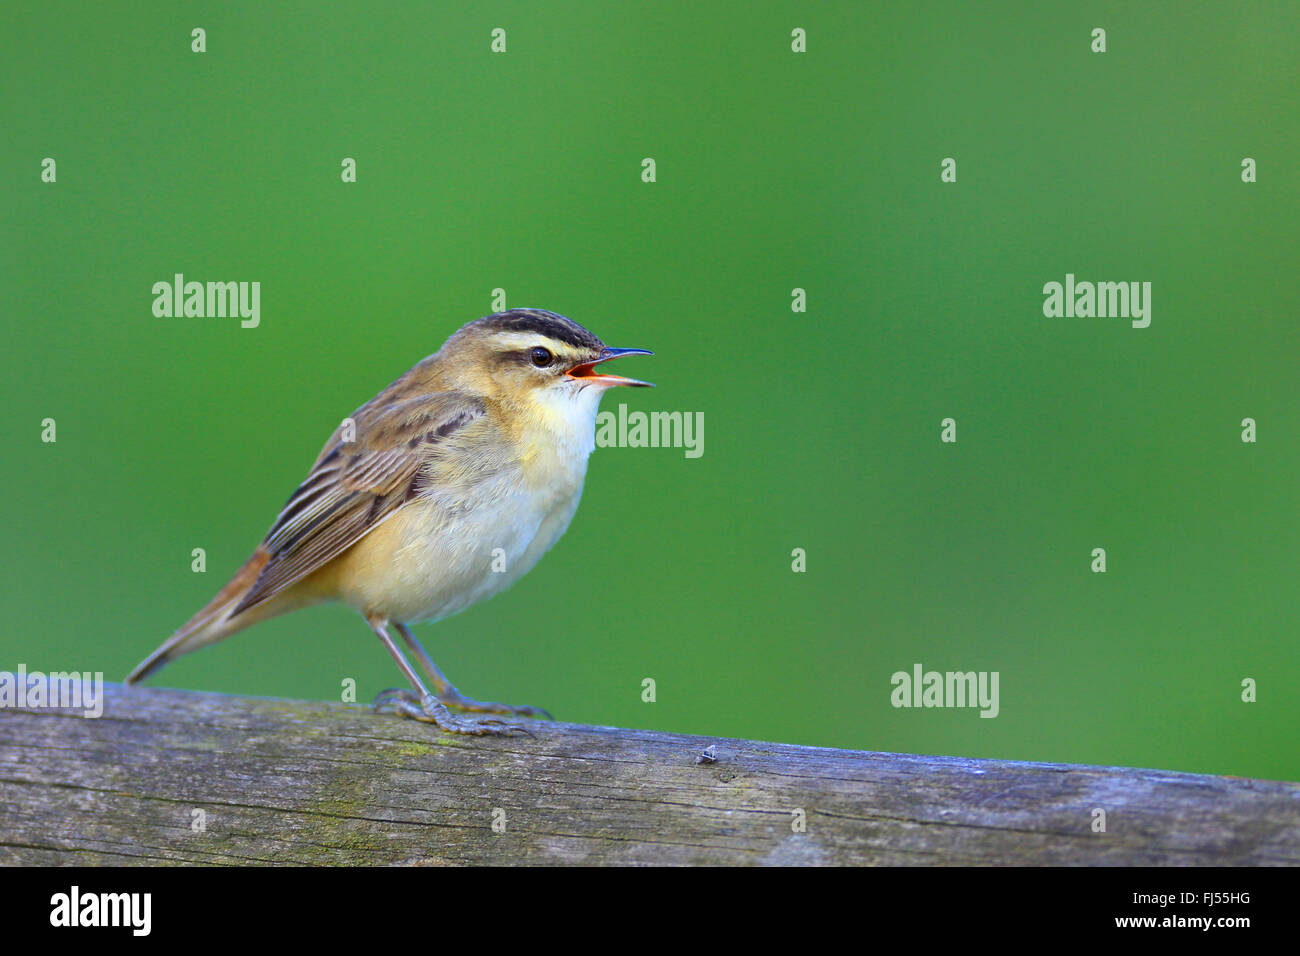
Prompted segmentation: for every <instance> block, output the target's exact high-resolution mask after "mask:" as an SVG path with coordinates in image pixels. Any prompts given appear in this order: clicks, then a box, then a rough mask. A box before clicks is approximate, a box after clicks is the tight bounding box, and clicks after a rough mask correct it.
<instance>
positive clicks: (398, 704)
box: [366, 614, 528, 737]
mask: <svg viewBox="0 0 1300 956" xmlns="http://www.w3.org/2000/svg"><path fill="white" fill-rule="evenodd" d="M366 623H368V624H369V625H370V629H371V630H373V631H374V632H375V634H376V635H378V637H379V639H380V640H381V641H383V642H384V646H385V647H386V648H388V653H390V654H392V655H393V660H395V661H397V666H398V667H400V668H401V669H402V673H403V674H405V675H406V679H407V680H409V681H410V682H411V686H412V687H414V688H415V692H414V693H412V692H411V691H396V692H394V691H384V692H383V693H382V694H380V695H379V697H378V698H376V701H375V703H376V705H379V704H381V703H392V704H393V706H394V709H395V710H396V711H397V713H399V714H401V715H402V716H403V717H410V718H411V719H412V720H420V721H423V722H424V723H427V724H437V725H438V727H440V728H441V729H443V730H445V731H448V732H449V733H453V734H473V735H475V736H479V737H483V736H491V737H508V736H510V735H512V734H521V733H522V734H527V733H528V731H527V730H525V729H524V728H523V727H520V726H518V725H517V724H508V723H506V722H505V721H503V720H494V719H492V718H490V717H480V718H470V717H458V716H456V715H454V714H452V713H451V711H449V710H447V707H446V705H445V704H443V703H442V701H440V700H438V698H437V697H435V696H434V695H433V694H431V693H429V689H428V688H427V687H425V686H424V682H423V681H421V680H420V677H419V675H418V674H416V673H415V670H414V669H413V668H412V667H411V665H410V663H409V662H408V661H407V659H406V658H405V657H404V656H402V652H401V650H399V649H398V647H397V645H396V644H394V643H393V639H392V638H391V637H389V636H388V623H389V622H388V621H387V620H386V619H384V618H382V617H378V616H372V615H369V614H368V615H366ZM399 627H400V625H399Z"/></svg>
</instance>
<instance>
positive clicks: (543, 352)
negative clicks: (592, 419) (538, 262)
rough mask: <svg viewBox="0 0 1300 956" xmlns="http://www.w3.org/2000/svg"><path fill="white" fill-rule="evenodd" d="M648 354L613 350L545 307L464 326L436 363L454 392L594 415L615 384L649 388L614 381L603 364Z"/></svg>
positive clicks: (500, 314)
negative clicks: (545, 309)
mask: <svg viewBox="0 0 1300 956" xmlns="http://www.w3.org/2000/svg"><path fill="white" fill-rule="evenodd" d="M651 354H653V353H651V352H649V351H647V350H646V349H612V348H608V347H606V345H605V343H604V342H602V341H601V340H600V339H599V338H597V337H596V336H595V335H593V334H592V333H591V332H588V331H587V330H586V329H584V328H583V327H582V326H581V325H579V324H578V323H577V322H574V321H573V320H571V319H566V318H565V317H564V316H562V315H557V314H556V313H554V312H544V311H542V310H541V309H511V310H510V311H509V312H498V313H496V314H495V315H489V316H485V317H483V318H481V319H477V320H475V321H473V322H471V323H469V324H468V325H466V326H464V327H463V328H461V329H460V330H459V331H458V332H456V333H455V334H454V335H453V336H452V337H451V338H450V339H448V340H447V344H446V345H444V346H443V347H442V349H441V351H439V352H438V355H437V356H435V358H436V359H437V360H438V363H439V366H440V371H441V372H442V373H443V375H445V376H446V379H447V381H448V382H449V384H451V385H452V386H453V387H455V388H458V389H461V390H463V391H466V392H468V393H470V394H477V395H482V396H484V397H487V398H491V399H494V400H496V401H500V402H504V403H507V404H510V405H515V406H518V407H521V408H527V407H539V408H547V409H562V408H564V407H566V406H568V405H569V404H572V405H573V406H575V407H576V408H581V409H590V410H591V412H592V414H593V415H594V413H595V407H596V405H597V404H598V403H599V400H600V395H601V394H602V393H603V392H604V391H605V390H606V389H609V388H613V387H614V386H616V385H632V386H638V387H648V386H650V385H651V383H650V382H642V381H640V380H638V379H635V378H624V377H623V376H622V375H610V374H607V373H606V372H605V370H604V369H603V368H602V367H601V366H602V365H603V363H605V362H608V361H610V360H611V359H616V358H619V357H620V356H623V355H651Z"/></svg>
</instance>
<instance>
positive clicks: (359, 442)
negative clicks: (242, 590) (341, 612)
mask: <svg viewBox="0 0 1300 956" xmlns="http://www.w3.org/2000/svg"><path fill="white" fill-rule="evenodd" d="M381 397H382V396H381ZM483 413H484V409H483V405H482V404H481V403H480V402H478V401H477V400H475V399H471V398H469V397H468V396H466V395H462V394H460V393H457V392H441V393H438V394H434V395H422V396H419V397H417V398H412V399H408V400H406V401H404V402H398V403H395V404H391V405H380V404H378V400H376V401H373V402H371V403H370V404H368V405H365V406H363V407H362V408H361V409H359V410H358V411H357V412H356V414H355V415H353V416H352V420H353V422H355V428H356V436H355V441H349V442H345V441H343V440H342V438H343V434H344V432H343V426H339V429H338V430H337V431H335V433H334V434H333V435H332V436H331V437H330V440H329V441H328V442H327V443H326V445H325V448H324V450H323V451H322V452H321V454H320V457H319V458H318V459H317V460H316V464H315V466H314V467H313V468H312V471H311V474H309V475H308V476H307V480H306V481H304V482H303V483H302V484H301V485H299V486H298V490H297V491H295V492H294V493H293V495H291V496H290V498H289V500H288V502H287V503H286V504H285V506H284V509H283V510H282V511H281V512H280V516H279V517H278V518H277V519H276V521H275V524H274V525H272V527H271V530H270V531H269V532H268V533H267V535H266V539H265V540H264V541H263V542H262V545H261V549H262V550H264V551H266V552H267V553H269V554H270V556H271V557H270V560H268V561H267V563H266V566H265V567H264V568H262V571H261V573H260V574H259V575H258V577H257V581H256V582H255V583H254V584H253V586H252V588H250V589H249V591H248V593H247V594H246V595H245V596H244V598H243V600H242V601H240V602H239V605H238V606H237V607H236V608H235V609H234V611H232V612H231V616H234V615H235V614H238V613H240V612H241V611H244V610H247V609H248V608H250V607H252V606H253V605H255V604H258V603H259V602H261V601H265V600H266V599H267V598H269V597H272V596H274V595H276V594H279V593H280V592H281V591H283V590H284V589H285V588H287V587H289V586H290V585H292V584H294V583H296V582H298V581H301V580H302V579H303V578H305V577H306V576H307V575H309V574H311V573H312V572H313V571H315V570H316V569H317V568H320V567H321V566H323V565H324V564H325V563H326V562H328V561H329V560H330V559H332V558H335V557H337V556H338V555H340V554H342V553H343V552H344V551H345V550H347V549H348V548H350V547H351V546H352V545H354V544H356V543H357V542H358V541H360V540H361V538H362V537H364V536H365V535H367V534H369V533H370V532H371V531H373V530H374V529H375V528H376V527H378V526H379V524H380V523H381V522H382V521H383V520H384V519H385V518H388V517H389V516H390V515H392V514H393V513H394V512H395V511H396V510H397V509H398V508H400V507H401V506H402V505H404V504H405V503H406V502H408V501H410V500H411V499H412V498H413V497H415V495H416V494H417V493H418V491H419V483H420V466H421V464H422V462H423V461H424V460H425V459H426V458H427V456H428V453H429V450H430V449H429V446H430V445H431V444H437V443H439V442H442V441H444V440H445V439H446V438H447V437H448V436H449V435H451V434H452V433H453V432H457V431H459V430H460V429H462V428H464V427H465V426H467V425H469V424H470V423H471V422H474V421H476V420H478V419H479V418H481V417H482V416H483Z"/></svg>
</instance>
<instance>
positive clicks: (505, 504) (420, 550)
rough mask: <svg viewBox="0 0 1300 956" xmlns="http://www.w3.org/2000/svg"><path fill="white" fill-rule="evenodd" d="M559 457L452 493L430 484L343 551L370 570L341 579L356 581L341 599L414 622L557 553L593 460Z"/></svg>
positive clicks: (482, 593) (479, 595) (475, 597)
mask: <svg viewBox="0 0 1300 956" xmlns="http://www.w3.org/2000/svg"><path fill="white" fill-rule="evenodd" d="M547 457H548V459H549V458H559V457H561V456H558V455H554V454H552V455H548V456H547ZM562 458H563V459H567V460H558V461H552V460H545V461H538V460H533V461H531V462H521V463H520V465H519V466H518V467H512V468H506V469H502V470H501V471H500V472H498V473H497V474H495V475H493V476H492V477H490V478H488V479H486V480H483V481H480V482H477V483H476V484H475V485H474V486H473V487H472V488H469V489H461V490H459V491H458V492H455V493H453V492H449V491H448V490H446V489H443V488H439V487H438V486H436V485H435V486H432V487H430V488H428V489H426V491H425V492H424V493H423V494H422V495H421V496H420V497H418V498H416V499H415V500H413V501H411V502H409V503H408V504H406V505H404V506H402V508H400V509H399V510H398V511H397V512H396V513H395V514H393V515H392V516H391V517H390V518H388V519H387V520H386V521H385V522H384V523H383V524H382V525H380V526H379V527H378V528H376V529H375V530H374V531H373V532H371V533H370V534H369V535H367V536H366V537H365V538H363V539H362V540H361V541H359V542H358V543H357V545H356V546H354V547H353V548H352V550H351V551H350V552H349V553H348V554H347V555H346V556H345V560H346V561H347V562H348V563H349V564H350V565H351V566H352V567H353V568H354V569H357V570H362V571H363V573H359V574H358V573H354V574H346V573H345V574H343V575H341V576H340V580H342V581H346V582H350V583H349V584H348V585H347V586H346V587H345V588H344V589H343V593H342V595H341V596H342V598H343V600H344V601H346V602H347V603H348V604H350V605H352V606H354V607H356V608H358V609H359V610H361V611H363V612H365V613H371V612H377V613H380V614H382V615H384V616H385V617H387V618H389V619H390V620H394V621H404V622H409V623H415V622H419V621H429V620H438V619H440V618H444V617H448V616H449V615H452V614H455V613H457V612H458V611H462V610H464V609H465V608H467V607H470V606H471V605H473V604H476V603H477V602H479V601H482V600H486V599H487V598H489V597H492V596H493V595H495V594H497V593H499V592H501V591H503V590H505V589H506V588H508V587H509V586H510V585H511V584H513V583H514V582H515V581H517V580H519V578H520V577H522V576H523V575H524V574H526V573H527V572H528V571H529V570H531V569H532V567H533V566H534V565H535V564H536V563H537V562H538V560H540V559H541V557H542V555H543V554H545V553H546V552H547V551H549V550H550V549H551V547H552V546H553V545H554V544H555V542H556V541H558V540H559V539H560V537H561V536H562V535H563V534H564V532H565V530H566V529H567V528H568V526H569V522H570V521H571V520H572V518H573V515H574V512H575V511H576V510H577V507H578V502H579V500H580V498H581V496H582V484H583V479H584V478H585V475H586V464H587V462H586V457H585V456H581V458H580V460H578V459H575V458H574V457H573V456H569V455H564V456H562ZM538 466H541V467H540V468H539V467H538Z"/></svg>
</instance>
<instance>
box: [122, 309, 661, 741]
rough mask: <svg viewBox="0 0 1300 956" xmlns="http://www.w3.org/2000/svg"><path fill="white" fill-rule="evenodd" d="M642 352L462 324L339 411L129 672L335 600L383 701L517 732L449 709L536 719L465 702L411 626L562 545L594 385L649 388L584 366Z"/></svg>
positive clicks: (557, 330) (556, 334) (520, 328)
mask: <svg viewBox="0 0 1300 956" xmlns="http://www.w3.org/2000/svg"><path fill="white" fill-rule="evenodd" d="M650 354H652V353H650V352H648V351H646V350H645V349H611V348H606V347H605V344H604V343H603V342H601V340H600V339H598V338H597V337H596V336H594V335H593V334H591V333H590V332H588V331H587V330H586V329H584V328H583V327H582V326H580V325H578V324H577V323H576V322H573V321H571V320H569V319H566V318H565V317H564V316H562V315H557V314H555V313H553V312H544V311H542V310H540V309H512V310H510V311H509V312H499V313H497V314H495V315H489V316H486V317H484V318H481V319H478V320H477V321H474V322H471V323H469V324H468V325H466V326H464V327H463V328H461V329H460V330H459V331H457V332H456V333H455V334H454V335H452V336H451V338H449V339H448V340H447V342H446V344H444V345H443V347H442V348H441V349H439V350H438V352H437V353H435V354H434V355H431V356H429V357H428V358H426V359H425V360H424V361H422V362H420V363H419V364H418V365H416V366H415V367H414V368H412V369H411V370H410V371H409V372H407V373H406V374H405V375H403V376H402V377H401V378H399V379H398V380H397V381H395V382H393V383H392V384H391V385H389V386H388V387H387V388H386V389H384V390H383V391H382V392H380V393H379V394H378V395H377V396H375V397H374V398H372V399H371V400H370V401H369V402H367V403H366V404H365V405H362V406H361V408H359V409H357V411H356V412H355V413H354V414H353V415H352V417H351V418H347V419H344V420H343V423H342V424H341V425H340V426H339V427H338V428H337V429H336V430H335V432H334V434H333V435H331V436H330V439H329V441H327V442H326V443H325V447H324V449H323V450H322V451H321V453H320V457H318V458H317V459H316V464H315V465H313V466H312V469H311V473H310V474H309V475H308V476H307V480H306V481H304V482H303V483H302V484H301V485H299V486H298V490H297V491H295V492H294V493H293V494H292V495H291V496H290V497H289V501H288V503H286V504H285V506H284V508H283V509H282V510H281V512H280V516H279V517H278V518H277V519H276V521H275V524H274V525H272V527H271V530H270V531H269V532H268V533H267V535H266V538H265V539H264V540H263V541H262V543H261V545H259V546H258V548H257V550H256V551H254V552H253V556H252V557H251V558H249V559H248V561H247V562H246V563H245V564H244V566H243V567H242V568H240V569H239V571H238V572H237V573H236V574H235V576H234V577H233V578H231V580H230V582H229V583H228V584H227V585H226V586H225V587H224V588H222V589H221V591H220V592H219V593H218V594H217V596H216V597H215V598H213V599H212V601H211V602H209V603H208V605H207V606H206V607H204V608H203V610H201V611H199V613H198V614H196V615H194V617H192V618H191V619H190V620H189V621H188V622H186V624H185V626H184V627H182V628H181V629H180V630H178V631H177V632H176V633H175V634H173V635H172V636H171V637H170V638H169V639H168V640H167V641H166V642H165V643H164V644H163V645H162V646H161V647H159V648H158V649H157V650H156V651H154V652H153V653H152V654H151V655H149V657H148V658H147V659H146V660H145V661H144V662H143V663H141V664H140V666H138V667H137V668H136V669H135V670H134V671H132V672H131V674H130V676H128V677H127V679H126V682H127V683H128V684H134V683H136V682H138V681H141V680H143V679H144V678H145V677H148V676H149V675H150V674H152V673H153V672H154V671H156V670H158V669H159V668H160V667H162V666H163V665H164V664H166V663H167V662H169V661H171V660H174V659H175V658H177V657H180V656H181V655H182V654H188V653H189V652H190V651H195V650H198V649H199V648H201V647H206V646H207V645H209V644H214V643H216V642H217V641H220V640H222V639H223V638H227V637H229V636H230V635H232V634H234V633H236V632H238V631H242V630H243V629H244V628H246V627H250V626H252V625H253V624H256V623H258V622H259V621H265V620H267V619H268V618H272V617H277V616H279V615H281V614H285V613H287V612H289V611H294V610H297V609H298V608H302V607H307V606H308V605H312V604H318V603H320V602H322V601H342V602H343V603H345V604H348V605H351V606H352V607H354V608H356V609H357V610H358V611H360V612H361V613H362V615H364V617H365V619H366V621H367V622H368V623H369V624H370V627H371V629H372V630H373V631H374V632H375V634H377V635H378V636H379V639H380V640H381V641H383V643H384V646H385V647H387V648H388V651H389V653H390V654H392V655H393V658H394V659H395V660H396V661H397V666H398V667H400V668H401V669H402V673H403V674H404V675H405V676H406V679H407V680H409V681H410V682H411V685H412V686H413V687H414V688H415V690H414V692H411V691H406V690H397V691H388V692H385V693H384V694H382V695H381V701H382V702H384V703H392V704H393V706H394V708H395V709H396V710H397V712H398V713H400V714H403V715H405V716H407V717H411V718H414V719H416V720H423V721H427V722H430V723H434V724H437V725H438V726H439V727H441V728H442V729H444V730H448V731H453V732H455V733H463V734H494V735H505V734H510V733H513V732H519V731H520V730H521V728H520V727H519V726H518V725H515V724H509V723H506V722H505V721H501V720H497V719H494V718H467V717H462V716H458V715H453V714H452V713H451V712H450V711H449V710H448V709H447V707H448V705H450V706H452V707H455V708H457V709H458V710H461V711H467V712H471V713H485V714H513V715H518V716H549V715H548V714H546V713H545V711H542V710H539V709H537V708H535V707H512V706H510V705H508V704H494V703H484V702H481V701H476V700H471V699H470V698H468V697H465V696H463V695H462V694H461V693H460V692H459V691H457V690H456V688H455V687H453V686H452V685H451V683H450V682H449V681H448V680H447V678H445V677H444V676H443V675H442V672H441V671H440V670H438V668H437V666H436V665H435V664H434V663H433V659H432V658H431V657H430V656H429V655H428V653H427V652H426V651H425V650H424V648H423V647H421V646H420V643H419V642H418V641H417V640H416V639H415V636H414V635H413V634H412V633H411V632H410V630H409V628H408V627H407V624H408V623H415V622H419V621H434V620H440V619H441V618H444V617H447V616H449V615H452V614H455V613H456V612H457V611H463V610H464V609H465V608H467V607H469V606H470V605H472V604H475V603H477V602H478V601H482V600H484V599H486V598H489V597H491V596H492V595H494V594H497V593H498V592H500V591H502V590H504V589H505V588H507V587H509V586H510V585H511V584H513V583H514V582H515V581H517V580H518V579H519V578H520V577H521V576H523V575H524V574H525V573H527V572H528V571H529V570H530V569H531V568H532V567H533V565H535V564H536V563H537V561H538V559H539V558H541V556H542V555H543V554H545V553H546V552H547V551H548V550H549V549H550V548H551V546H552V545H553V544H555V542H556V541H558V540H559V538H560V536H561V535H562V534H564V531H565V529H566V528H568V526H569V521H570V520H571V519H572V518H573V514H574V511H575V510H576V509H577V507H578V500H579V498H580V497H581V495H582V484H583V480H584V478H585V477H586V473H587V458H588V456H590V455H591V452H592V450H593V449H594V448H595V425H596V411H597V407H598V405H599V404H600V396H601V395H602V394H603V393H604V392H605V390H606V389H608V388H611V387H613V386H615V385H638V386H648V385H649V384H650V383H649V382H640V381H637V380H636V379H631V378H623V377H622V376H618V375H607V374H603V373H602V372H600V371H597V368H596V366H598V365H600V364H601V363H602V362H607V361H609V360H610V359H615V358H618V357H620V356H623V355H650ZM390 627H391V628H393V629H394V630H396V631H397V633H398V635H399V636H400V637H401V638H402V640H403V642H404V643H405V644H406V645H407V647H408V648H409V649H410V651H411V652H412V653H413V654H414V655H415V658H416V660H417V661H418V663H419V664H420V666H421V668H422V669H423V671H424V673H425V675H426V676H427V677H428V678H429V681H430V682H431V683H432V684H433V691H432V692H430V690H429V688H428V687H426V686H425V684H424V682H423V681H422V680H421V679H420V677H419V675H418V674H417V673H416V671H415V670H414V668H412V667H411V664H410V662H409V661H408V660H407V659H406V657H405V655H403V653H402V651H401V650H400V649H399V648H398V646H397V644H396V643H394V641H393V639H392V637H391V636H390V635H389V628H390Z"/></svg>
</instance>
